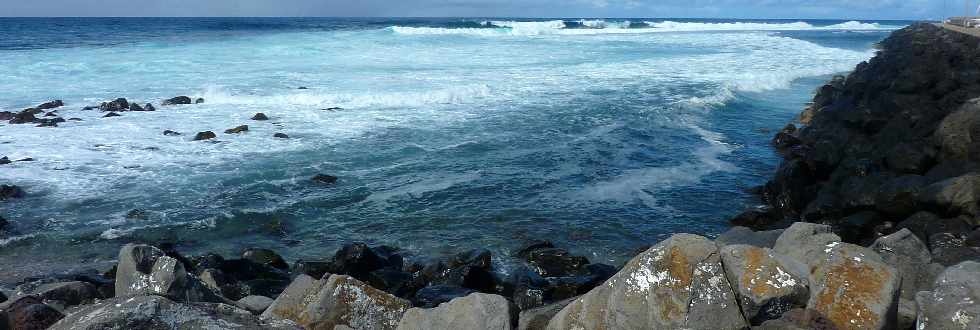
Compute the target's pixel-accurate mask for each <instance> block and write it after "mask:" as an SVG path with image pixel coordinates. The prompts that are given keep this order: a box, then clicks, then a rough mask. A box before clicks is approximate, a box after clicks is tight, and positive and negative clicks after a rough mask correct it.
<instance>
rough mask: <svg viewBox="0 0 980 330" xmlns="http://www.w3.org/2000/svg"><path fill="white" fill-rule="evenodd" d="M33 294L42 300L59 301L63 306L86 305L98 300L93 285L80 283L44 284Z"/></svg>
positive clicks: (98, 296) (97, 293)
mask: <svg viewBox="0 0 980 330" xmlns="http://www.w3.org/2000/svg"><path fill="white" fill-rule="evenodd" d="M34 292H35V294H36V295H38V296H39V297H41V298H43V299H44V300H56V301H60V302H61V303H62V305H63V306H75V305H81V304H87V303H91V302H92V301H94V300H95V299H98V298H100V295H99V291H98V290H97V289H96V287H95V285H92V284H91V283H86V282H81V281H72V282H60V283H49V284H44V285H41V286H40V287H38V288H37V290H35V291H34Z"/></svg>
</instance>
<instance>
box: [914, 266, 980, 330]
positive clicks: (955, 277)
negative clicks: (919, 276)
mask: <svg viewBox="0 0 980 330" xmlns="http://www.w3.org/2000/svg"><path fill="white" fill-rule="evenodd" d="M977 274H980V263H977V262H973V261H967V262H964V263H961V264H958V265H955V266H952V267H949V268H947V269H946V270H945V271H944V272H943V273H942V274H940V275H939V276H938V277H937V278H936V282H935V283H934V288H933V289H932V291H923V292H919V293H918V294H916V298H915V300H916V302H917V303H918V308H919V310H918V312H919V313H918V327H917V329H964V330H966V329H980V276H977Z"/></svg>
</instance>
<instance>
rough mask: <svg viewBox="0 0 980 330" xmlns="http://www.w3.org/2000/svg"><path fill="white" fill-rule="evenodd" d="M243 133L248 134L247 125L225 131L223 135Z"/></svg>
mask: <svg viewBox="0 0 980 330" xmlns="http://www.w3.org/2000/svg"><path fill="white" fill-rule="evenodd" d="M243 132H248V125H240V126H238V127H235V128H229V129H226V130H225V134H239V133H243Z"/></svg>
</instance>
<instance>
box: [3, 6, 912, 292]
mask: <svg viewBox="0 0 980 330" xmlns="http://www.w3.org/2000/svg"><path fill="white" fill-rule="evenodd" d="M905 24H907V22H844V21H796V20H788V21H717V20H714V21H710V20H664V19H633V20H628V22H627V20H622V19H619V20H612V19H610V20H601V21H600V20H592V21H586V20H564V21H561V20H533V21H532V20H524V21H514V20H497V19H491V20H474V19H399V20H386V19H363V20H358V19H0V110H10V111H16V110H19V109H23V108H25V107H29V106H32V105H36V104H39V103H42V102H45V101H48V100H51V99H62V100H64V101H65V103H66V106H65V107H64V108H62V109H60V110H59V114H60V115H61V116H63V117H65V118H71V117H77V118H81V119H83V121H78V122H67V123H63V124H61V125H60V127H57V128H39V127H33V125H9V124H6V123H4V124H0V155H6V156H8V157H10V158H11V159H19V158H24V157H32V158H35V159H36V161H34V162H18V163H14V164H10V165H3V166H2V167H0V183H12V184H17V185H20V186H22V187H23V188H24V189H25V190H26V191H27V193H28V195H29V196H28V197H27V198H25V199H21V200H14V201H7V202H0V203H2V204H0V215H2V216H3V217H5V218H7V219H8V220H10V221H11V223H12V227H13V232H11V233H8V234H7V235H6V236H4V237H0V265H4V266H3V267H0V268H2V269H0V278H3V277H11V276H22V275H24V274H35V273H38V272H45V271H50V270H54V269H61V268H63V267H65V265H66V264H68V263H71V264H74V263H77V262H78V261H80V260H81V261H85V262H86V263H87V265H98V264H100V262H104V261H106V260H111V259H112V258H114V255H115V253H116V249H117V247H118V246H120V245H122V244H125V243H127V242H132V241H143V242H179V244H178V247H179V248H180V249H181V250H183V251H186V252H188V253H199V252H203V251H218V252H223V253H234V252H235V251H238V250H240V249H242V248H243V247H247V246H253V245H258V246H264V247H269V248H273V249H276V250H278V251H281V252H282V253H283V254H285V255H286V256H287V258H289V259H295V258H315V257H322V256H326V255H330V254H332V252H333V250H334V249H336V248H337V247H338V246H339V245H340V244H343V243H346V242H352V241H365V242H369V243H371V244H388V245H394V246H398V247H401V248H403V249H406V250H408V252H409V253H414V254H417V255H425V256H438V255H441V254H445V253H450V252H452V251H458V250H461V249H465V248H476V247H487V248H490V249H491V250H493V251H494V252H496V254H497V255H499V256H501V258H499V260H500V262H501V265H502V266H506V264H507V258H506V255H507V251H509V250H510V249H512V248H513V247H516V246H517V245H519V244H520V243H521V242H522V241H524V240H528V239H541V238H544V239H550V240H553V241H555V242H556V243H557V244H558V245H560V246H564V247H568V248H570V249H571V250H572V251H573V252H575V253H579V254H583V255H586V256H589V257H590V259H592V260H593V261H594V262H606V263H612V264H619V263H621V262H623V261H624V260H625V259H626V258H628V256H629V255H630V253H631V252H632V251H633V250H635V249H636V248H638V247H640V246H643V245H645V244H650V243H653V242H656V241H658V240H660V239H662V238H664V237H666V236H667V235H669V234H671V233H675V232H680V231H683V232H693V233H700V234H705V235H715V234H717V233H719V232H721V231H723V230H725V228H727V226H728V225H727V221H726V219H727V218H728V217H730V216H731V215H734V214H736V213H738V212H739V211H740V210H741V209H743V208H744V207H746V206H749V205H753V204H754V203H756V202H757V201H755V200H754V199H753V198H752V196H750V195H748V194H747V193H745V192H744V189H746V188H748V187H751V186H754V185H758V184H761V183H763V182H764V181H765V178H766V177H767V176H768V175H769V174H770V173H771V171H772V170H773V169H774V167H775V166H776V157H775V155H773V153H772V151H771V150H770V149H769V148H768V146H767V143H768V139H769V137H770V136H771V134H772V133H771V132H769V131H767V130H776V129H778V128H780V127H782V126H783V125H784V124H785V123H786V122H787V121H789V120H791V119H792V118H793V116H794V115H795V114H796V113H798V112H799V110H801V109H802V108H803V106H804V104H805V102H806V101H807V100H808V99H809V98H810V96H811V91H812V90H813V89H814V88H815V87H816V86H818V85H819V84H821V83H822V82H823V81H825V80H826V79H827V78H828V77H829V76H830V75H832V74H836V73H842V72H846V71H848V70H850V69H852V68H853V67H854V65H856V64H857V63H859V62H861V61H864V60H867V59H869V58H870V57H871V56H873V55H874V50H873V48H872V46H873V44H874V43H875V42H877V41H879V40H881V39H882V38H884V37H885V36H887V34H888V33H889V32H890V31H892V30H894V29H897V28H900V27H901V26H904V25H905ZM298 87H307V89H298ZM177 95H189V96H192V97H195V98H196V97H202V98H204V99H205V100H206V102H205V103H203V104H197V105H182V106H170V107H161V106H159V102H160V101H161V100H163V99H166V98H170V97H173V96H177ZM117 97H126V98H128V99H129V100H131V101H139V102H141V103H146V102H152V103H154V104H155V105H157V108H158V111H156V112H141V113H124V114H123V116H122V117H114V118H101V116H102V115H103V114H102V113H99V112H98V111H83V110H81V108H83V107H84V106H89V105H97V104H98V103H100V102H102V101H106V100H111V99H115V98H117ZM332 107H340V108H342V109H341V110H336V111H327V110H322V109H326V108H332ZM256 112H263V113H266V114H267V115H269V116H270V117H271V118H272V120H270V121H267V122H256V121H251V120H249V118H250V117H251V116H252V115H253V114H254V113H256ZM242 124H248V125H249V127H250V130H249V132H248V133H246V134H241V135H226V134H221V132H222V131H224V130H225V129H228V128H232V127H235V126H238V125H242ZM164 130H174V131H178V132H182V133H184V135H183V136H179V137H172V136H164V135H162V134H161V132H163V131H164ZM205 130H211V131H215V132H217V133H219V134H218V140H219V141H221V143H208V142H195V141H191V138H192V136H193V135H194V133H196V132H198V131H205ZM276 132H283V133H286V134H288V135H289V136H290V137H291V138H290V139H288V140H283V139H275V138H273V137H272V135H273V133H276ZM317 173H326V174H332V175H336V176H338V177H339V178H340V180H339V182H338V183H337V184H336V185H334V186H322V185H316V184H313V183H311V182H310V180H309V178H310V177H312V176H313V175H315V174H317ZM132 209H141V210H145V211H146V214H147V216H146V217H143V218H140V219H129V218H127V217H126V216H125V215H126V214H127V213H128V212H129V211H130V210H132ZM22 260H31V262H30V263H24V262H20V261H22ZM503 268H504V269H505V268H506V267H503Z"/></svg>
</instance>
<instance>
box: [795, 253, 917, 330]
mask: <svg viewBox="0 0 980 330" xmlns="http://www.w3.org/2000/svg"><path fill="white" fill-rule="evenodd" d="M900 284H901V276H900V275H899V274H898V271H897V270H895V268H894V267H891V266H889V265H887V264H885V263H884V262H883V261H882V260H881V257H879V256H878V254H877V253H875V252H874V251H871V250H869V249H867V248H864V247H861V246H857V245H853V244H848V243H840V244H836V245H834V246H833V247H831V248H830V249H829V251H827V252H826V254H825V256H824V257H823V258H821V259H819V260H817V261H816V263H815V264H813V265H812V268H811V271H810V300H809V302H808V303H807V309H810V310H813V311H816V312H817V313H820V315H823V316H824V317H826V318H827V320H829V322H830V323H831V324H833V325H834V326H836V327H837V328H840V329H893V328H894V327H895V326H896V321H897V312H898V298H899V285H900Z"/></svg>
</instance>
